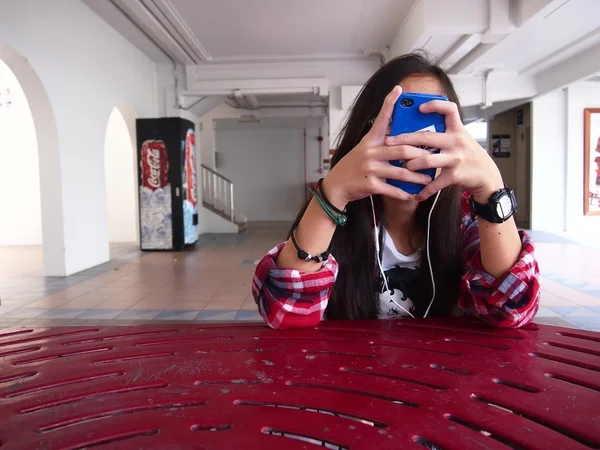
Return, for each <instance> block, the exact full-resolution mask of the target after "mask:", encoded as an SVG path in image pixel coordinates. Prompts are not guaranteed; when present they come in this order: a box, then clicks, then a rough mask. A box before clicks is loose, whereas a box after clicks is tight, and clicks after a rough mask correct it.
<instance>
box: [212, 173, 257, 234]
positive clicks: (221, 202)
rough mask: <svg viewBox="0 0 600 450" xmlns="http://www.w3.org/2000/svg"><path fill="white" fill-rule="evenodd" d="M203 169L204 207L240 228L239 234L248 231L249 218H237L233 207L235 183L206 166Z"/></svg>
mask: <svg viewBox="0 0 600 450" xmlns="http://www.w3.org/2000/svg"><path fill="white" fill-rule="evenodd" d="M201 168H202V174H201V175H202V205H203V206H204V207H205V208H206V209H208V210H209V211H212V212H213V213H215V214H217V215H218V216H220V217H222V218H223V219H225V220H228V221H229V222H231V223H234V224H236V225H237V226H238V232H239V233H241V232H242V231H244V230H245V229H246V226H247V223H248V218H247V217H244V216H237V215H236V214H235V210H234V207H233V183H232V182H231V180H229V179H227V178H225V177H224V176H223V175H221V174H220V173H218V172H215V171H214V170H213V169H211V168H210V167H206V166H205V165H204V164H202V166H201Z"/></svg>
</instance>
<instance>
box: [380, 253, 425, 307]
mask: <svg viewBox="0 0 600 450" xmlns="http://www.w3.org/2000/svg"><path fill="white" fill-rule="evenodd" d="M417 270H418V267H414V268H412V269H411V268H408V267H400V266H398V265H396V266H394V267H392V268H391V269H388V270H386V271H384V273H385V277H386V279H387V284H388V287H389V288H390V290H389V292H388V291H387V290H386V287H385V284H384V283H383V280H381V282H380V297H383V299H384V300H385V305H386V307H387V316H389V317H397V316H403V315H406V313H405V312H404V311H403V310H402V309H401V308H399V307H398V305H400V306H402V308H404V309H405V310H406V311H409V312H410V313H411V314H412V313H414V310H415V306H414V305H413V302H412V301H411V298H414V297H415V293H416V290H417V285H416V279H417ZM382 306H383V305H382ZM382 312H385V310H384V311H382Z"/></svg>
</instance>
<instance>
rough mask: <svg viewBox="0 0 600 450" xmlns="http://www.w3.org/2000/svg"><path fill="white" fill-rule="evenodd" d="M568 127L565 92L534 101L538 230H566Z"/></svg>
mask: <svg viewBox="0 0 600 450" xmlns="http://www.w3.org/2000/svg"><path fill="white" fill-rule="evenodd" d="M582 114H583V112H582ZM566 124H567V102H566V93H565V91H563V90H558V91H554V92H551V93H549V94H546V95H542V96H540V97H536V98H535V99H533V101H532V102H531V147H532V153H531V227H532V228H533V229H535V230H546V231H554V232H561V231H563V230H564V218H565V198H566V197H565V191H566V179H565V157H566V155H565V150H566V142H567V129H566ZM582 184H583V183H582Z"/></svg>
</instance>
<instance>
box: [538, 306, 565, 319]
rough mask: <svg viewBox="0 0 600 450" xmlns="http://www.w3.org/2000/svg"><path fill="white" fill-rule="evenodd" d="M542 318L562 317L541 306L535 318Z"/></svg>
mask: <svg viewBox="0 0 600 450" xmlns="http://www.w3.org/2000/svg"><path fill="white" fill-rule="evenodd" d="M540 317H561V315H560V314H558V313H556V312H554V311H552V310H550V309H548V308H544V307H543V306H540V308H539V309H538V312H537V314H536V315H535V318H536V319H539V318H540Z"/></svg>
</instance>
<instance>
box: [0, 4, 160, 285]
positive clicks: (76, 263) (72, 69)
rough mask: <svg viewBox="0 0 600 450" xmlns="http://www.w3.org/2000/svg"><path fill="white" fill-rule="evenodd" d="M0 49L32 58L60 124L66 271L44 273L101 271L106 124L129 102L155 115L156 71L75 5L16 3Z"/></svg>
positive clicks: (5, 19)
mask: <svg viewBox="0 0 600 450" xmlns="http://www.w3.org/2000/svg"><path fill="white" fill-rule="evenodd" d="M0 43H3V44H6V45H7V46H9V47H11V48H12V49H14V50H16V51H17V52H18V53H20V54H21V55H23V56H24V57H25V58H27V61H28V62H29V64H30V65H31V67H32V68H33V70H34V71H35V73H36V74H37V75H38V77H39V79H40V80H41V82H42V84H43V86H44V88H45V91H46V92H47V95H48V98H49V100H50V104H51V106H52V110H53V112H54V119H55V121H56V127H57V128H56V129H57V137H58V142H59V144H60V151H59V161H58V162H57V164H58V165H59V168H58V169H57V170H60V185H59V188H60V191H58V192H56V193H53V195H55V196H57V197H58V198H57V199H56V200H57V201H56V202H55V203H54V205H56V207H57V208H60V207H61V206H62V214H61V215H60V216H61V217H62V218H61V217H58V214H57V215H55V216H52V220H55V221H57V222H59V223H60V221H61V220H62V224H61V226H60V227H56V228H54V229H53V231H54V233H56V234H60V233H62V234H63V235H64V242H63V245H62V253H63V256H64V264H63V266H62V267H58V266H55V267H46V273H47V274H48V275H66V274H71V273H74V272H78V271H80V270H83V269H86V268H88V267H92V266H94V265H97V264H101V263H103V262H105V261H107V260H108V258H109V252H108V222H107V215H106V190H105V186H104V184H105V183H104V170H103V166H104V164H103V163H104V137H105V132H106V124H107V122H108V118H109V116H110V113H111V111H112V109H113V108H114V107H115V106H116V105H118V104H121V103H123V102H125V103H128V104H129V105H131V107H132V108H133V109H134V110H135V111H137V113H138V114H139V116H140V117H151V116H155V115H156V114H157V99H156V97H157V95H156V89H157V85H156V84H157V83H156V81H157V80H156V67H155V64H154V63H153V62H151V61H150V60H149V59H148V58H147V57H146V56H144V55H143V54H142V53H141V52H140V51H139V50H137V49H136V48H135V47H133V46H132V45H131V44H130V43H129V42H128V41H126V40H125V38H123V37H122V36H121V35H120V34H118V33H117V32H116V31H115V30H114V29H113V28H111V27H110V26H109V25H107V24H106V23H105V22H103V21H102V19H100V18H99V17H98V16H96V15H95V13H93V12H92V11H91V10H90V9H88V8H87V7H86V6H85V5H84V4H83V3H81V2H80V1H77V0H56V1H52V2H40V1H36V0H21V1H19V2H11V5H10V7H5V8H3V10H2V14H0ZM40 161H42V158H41V157H40ZM40 166H41V163H40ZM55 184H56V183H55ZM41 188H42V190H44V186H43V185H42V186H41ZM61 203H62V205H61ZM59 211H60V210H59ZM44 227H46V225H44ZM44 239H45V240H46V235H45V236H44ZM56 239H62V237H61V236H56Z"/></svg>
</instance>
